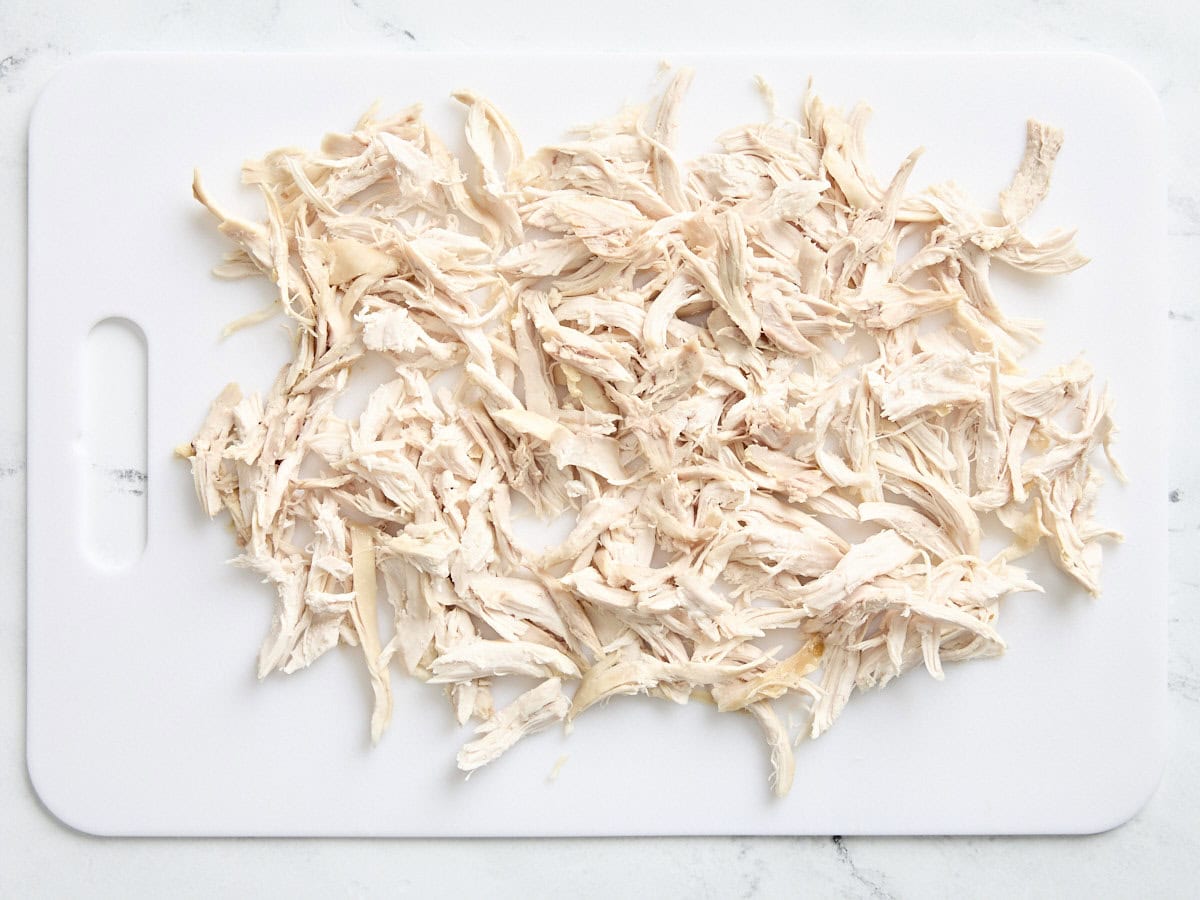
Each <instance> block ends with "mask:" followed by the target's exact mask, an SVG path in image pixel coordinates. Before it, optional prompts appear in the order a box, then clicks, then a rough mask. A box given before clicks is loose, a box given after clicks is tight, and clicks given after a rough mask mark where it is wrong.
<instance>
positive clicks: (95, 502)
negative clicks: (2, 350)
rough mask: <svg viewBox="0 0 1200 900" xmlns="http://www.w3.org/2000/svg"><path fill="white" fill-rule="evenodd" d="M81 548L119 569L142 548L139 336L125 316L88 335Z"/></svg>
mask: <svg viewBox="0 0 1200 900" xmlns="http://www.w3.org/2000/svg"><path fill="white" fill-rule="evenodd" d="M83 378H84V384H83V422H82V426H83V427H82V429H81V431H82V435H83V454H82V456H83V480H84V497H85V503H84V521H83V522H82V526H83V534H82V538H83V544H84V547H85V549H86V551H87V553H88V555H89V556H90V557H91V559H92V561H93V562H94V563H95V564H96V565H97V566H98V567H100V568H104V569H124V568H127V567H129V566H131V565H133V563H135V562H137V560H138V559H139V558H140V557H141V555H142V552H143V551H144V550H145V549H146V510H147V497H148V492H149V489H150V481H149V473H148V471H147V465H146V409H147V388H148V385H147V376H146V336H145V334H144V333H143V332H142V329H141V328H139V327H138V326H137V325H136V324H134V323H133V322H131V321H130V320H128V319H123V318H116V317H114V318H107V319H102V320H101V321H99V322H97V323H96V325H95V326H93V328H92V330H91V331H90V332H89V333H88V336H87V343H86V348H85V351H84V369H83Z"/></svg>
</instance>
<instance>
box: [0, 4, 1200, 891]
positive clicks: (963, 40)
mask: <svg viewBox="0 0 1200 900" xmlns="http://www.w3.org/2000/svg"><path fill="white" fill-rule="evenodd" d="M735 6H736V10H737V15H736V16H731V15H730V14H729V13H728V12H725V11H723V10H724V9H726V8H727V5H725V4H719V3H715V2H692V3H683V2H662V3H659V4H648V3H645V2H629V0H610V2H608V3H606V4H603V5H598V6H596V7H592V8H584V9H581V8H579V7H577V6H575V5H573V4H564V3H553V2H546V0H535V2H526V3H523V4H520V8H521V9H522V12H521V13H520V14H519V15H516V14H513V13H511V12H508V11H507V10H511V9H515V8H517V4H485V3H476V2H470V0H467V2H463V3H461V4H459V5H458V6H457V7H454V8H450V7H446V6H444V5H439V4H423V5H421V6H420V7H419V8H409V5H407V4H402V3H387V2H384V0H340V2H336V3H334V2H318V0H298V2H292V3H286V4H285V3H282V2H280V0H275V2H270V0H262V2H249V0H210V2H207V3H204V4H198V3H197V4H193V3H191V2H190V0H174V2H172V0H168V2H165V3H150V2H146V0H112V2H106V3H103V4H87V3H83V2H79V0H73V2H71V0H50V2H33V0H7V2H6V3H4V5H3V9H2V10H0V210H2V211H0V247H3V248H4V249H3V252H0V304H3V305H4V308H5V310H6V311H7V312H8V314H9V315H10V316H11V317H12V318H10V319H9V320H8V322H9V323H10V324H9V326H8V327H6V328H2V329H0V369H2V373H3V379H2V380H0V384H3V385H4V387H3V388H2V389H0V548H2V549H0V604H3V615H0V810H3V813H2V814H0V895H3V896H23V897H34V896H63V895H79V894H87V895H92V894H96V895H101V896H108V895H112V896H118V895H119V896H129V895H146V896H158V895H166V894H168V893H169V894H170V895H172V896H206V897H207V896H214V895H217V896H224V895H240V894H243V893H245V892H246V891H247V890H256V889H257V890H258V891H260V892H262V893H266V894H268V895H275V894H281V895H282V894H286V895H288V896H293V897H303V896H310V895H311V896H317V895H321V896H345V895H352V896H357V895H366V894H370V893H375V892H377V891H380V890H382V891H386V892H388V893H398V894H400V895H402V896H429V895H433V896H441V895H458V894H464V893H467V892H468V891H470V890H471V889H472V888H476V887H479V886H482V885H487V886H488V888H489V893H490V894H492V895H493V896H500V897H507V896H514V897H516V896H525V895H527V894H529V893H534V894H545V895H552V894H560V893H562V894H570V895H571V896H589V895H590V894H589V889H588V888H587V887H584V886H593V887H592V889H591V890H592V891H593V892H594V894H595V895H597V896H598V895H599V894H601V893H603V894H606V895H616V896H623V895H630V894H633V893H635V892H636V893H638V894H645V895H649V896H687V897H709V896H712V897H722V898H724V897H735V896H741V897H759V896H761V897H774V896H788V895H794V894H797V893H800V894H804V895H811V896H835V897H917V896H919V897H937V896H952V895H963V894H966V895H968V896H996V897H1008V896H1013V895H1017V896H1055V897H1059V896H1089V897H1091V896H1135V895H1142V894H1146V895H1150V896H1156V897H1165V896H1180V897H1182V896H1191V895H1193V894H1194V882H1195V878H1194V874H1193V871H1194V860H1195V859H1196V858H1197V856H1200V826H1198V825H1197V822H1198V821H1200V816H1198V814H1197V811H1198V810H1200V759H1198V758H1197V757H1196V756H1195V754H1193V753H1192V752H1190V751H1191V750H1192V748H1194V747H1196V746H1198V745H1200V610H1198V608H1197V603H1196V601H1197V599H1198V595H1200V561H1198V560H1200V555H1198V554H1197V549H1198V547H1197V536H1198V535H1200V475H1198V474H1197V472H1196V469H1195V467H1194V465H1193V453H1192V452H1191V450H1192V448H1193V447H1194V446H1195V443H1196V441H1197V439H1200V427H1198V426H1197V424H1196V423H1197V418H1196V416H1195V415H1194V413H1193V411H1194V409H1195V408H1196V404H1197V401H1198V400H1200V397H1198V390H1197V380H1196V379H1195V377H1194V375H1193V373H1192V371H1191V367H1190V366H1189V365H1188V362H1189V361H1190V358H1191V355H1192V354H1194V352H1195V351H1194V349H1193V348H1194V346H1195V344H1196V342H1197V340H1198V339H1200V297H1198V295H1197V292H1196V290H1195V289H1194V285H1195V284H1197V283H1198V282H1200V167H1197V166H1196V165H1195V163H1194V157H1195V153H1196V148H1197V147H1200V105H1197V103H1196V98H1197V96H1198V88H1200V57H1198V56H1197V55H1196V53H1195V47H1196V45H1197V39H1198V38H1200V25H1198V24H1197V22H1196V20H1195V17H1194V15H1193V14H1191V13H1189V12H1186V11H1184V10H1183V9H1182V8H1180V9H1179V10H1178V11H1175V10H1173V9H1172V5H1171V4H1167V3H1165V2H1150V3H1144V4H1141V5H1140V6H1139V7H1138V9H1137V12H1136V16H1131V14H1130V12H1129V10H1128V6H1127V4H1123V3H1119V2H1111V0H1106V2H1097V3H1084V2H1083V0H1057V2H1032V0H1024V2H1014V3H1011V4H985V3H962V2H959V3H948V2H940V0H924V2H918V3H914V4H894V3H883V2H875V0H872V2H867V3H863V4H859V5H858V8H857V14H852V13H849V12H845V11H843V10H842V9H841V8H840V7H841V5H840V4H832V3H827V4H819V5H818V4H805V3H795V2H792V3H782V2H776V3H768V2H758V0H741V2H740V3H738V4H736V5H735ZM1178 6H1179V7H1183V6H1184V4H1179V5H1178ZM100 9H103V10H104V11H103V12H100V11H99V10H100ZM547 48H560V49H580V50H617V49H633V50H652V51H661V52H664V53H669V52H670V51H672V50H704V49H709V48H720V49H743V50H745V49H759V48H761V49H771V50H794V51H803V50H804V49H805V48H813V49H818V48H819V49H821V50H847V51H853V50H895V49H902V50H1070V49H1084V50H1096V51H1102V52H1108V53H1112V54H1113V55H1115V56H1117V57H1119V58H1121V59H1123V60H1125V61H1126V62H1129V63H1131V64H1132V65H1133V66H1135V67H1136V68H1137V69H1138V70H1140V71H1141V72H1142V73H1143V74H1144V75H1145V76H1146V78H1147V79H1148V80H1149V82H1150V84H1151V85H1152V86H1153V88H1154V89H1155V90H1156V91H1157V93H1158V95H1159V97H1160V98H1161V100H1162V103H1163V105H1164V108H1165V110H1166V115H1167V121H1168V128H1169V141H1170V146H1169V152H1168V165H1169V172H1168V178H1169V191H1170V193H1169V218H1168V236H1167V243H1168V262H1169V265H1170V267H1171V272H1170V281H1171V285H1172V287H1171V296H1170V298H1169V312H1168V316H1169V320H1170V321H1169V323H1168V324H1169V341H1170V349H1171V360H1172V371H1173V379H1172V380H1173V402H1172V411H1173V415H1172V420H1171V422H1170V423H1164V427H1165V428H1168V429H1169V430H1170V446H1171V457H1170V461H1169V466H1170V485H1171V489H1170V493H1169V497H1168V499H1169V501H1170V525H1169V535H1168V540H1169V543H1170V554H1171V573H1170V610H1169V615H1170V662H1169V690H1170V710H1171V722H1170V731H1171V751H1170V755H1169V761H1168V764H1167V768H1166V772H1165V775H1164V777H1163V781H1162V784H1161V786H1160V788H1159V790H1158V792H1157V793H1156V794H1155V795H1154V796H1153V797H1152V798H1151V800H1150V802H1149V803H1148V805H1147V806H1146V807H1145V809H1143V810H1142V812H1141V813H1139V814H1138V815H1137V816H1136V817H1135V818H1134V819H1133V820H1132V821H1130V822H1129V823H1127V824H1126V825H1124V826H1122V827H1120V828H1118V829H1115V830H1114V831H1111V832H1108V833H1106V834H1101V835H1095V836H1089V837H1053V838H1047V837H1021V838H858V837H855V838H844V839H843V838H840V837H834V838H637V839H632V838H630V839H601V840H590V839H562V840H557V841H554V842H553V843H552V844H550V845H547V844H546V843H545V842H542V841H521V840H487V841H473V842H469V843H466V844H464V843H462V842H456V841H448V840H404V841H361V840H360V841H352V840H304V841H294V840H293V841H287V840H266V839H255V840H225V839H222V840H140V839H121V840H109V839H100V838H92V837H88V836H86V835H82V834H79V833H76V832H74V831H72V830H70V829H68V828H66V827H64V826H63V825H61V824H59V823H58V822H57V821H56V820H55V819H54V818H53V817H52V816H50V815H49V814H48V813H47V812H45V810H43V808H42V807H41V805H40V804H39V802H38V800H37V797H36V795H35V794H34V793H33V791H32V789H31V787H30V784H29V781H28V779H27V777H26V774H25V759H24V742H25V741H24V716H25V703H24V658H25V657H24V639H25V604H24V503H25V490H24V395H25V392H24V384H25V377H26V376H25V357H24V352H25V330H24V322H25V261H24V248H25V243H26V242H25V235H26V230H25V175H26V158H25V138H26V133H27V126H28V118H29V112H30V109H31V108H32V105H33V103H34V100H35V98H36V97H37V94H38V92H39V90H40V89H41V87H42V86H43V85H44V84H45V83H46V82H47V80H48V79H49V78H51V77H52V76H53V75H54V73H55V72H56V71H57V70H58V69H59V68H60V67H62V66H63V65H64V64H65V63H66V62H67V61H68V60H70V59H72V58H75V57H78V56H80V55H83V54H86V53H90V52H95V51H101V50H181V51H187V50H354V49H362V50H375V51H379V50H387V51H396V52H409V51H419V50H463V49H515V50H536V49H547ZM1114 126H1115V127H1114V139H1117V140H1119V139H1120V123H1114ZM81 141H86V135H81ZM1097 188H1098V189H1105V190H1118V191H1119V190H1120V179H1119V175H1118V176H1116V177H1114V181H1113V184H1111V185H1098V186H1097ZM1164 464H1168V463H1167V461H1164ZM1118 712H1119V711H1118Z"/></svg>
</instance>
